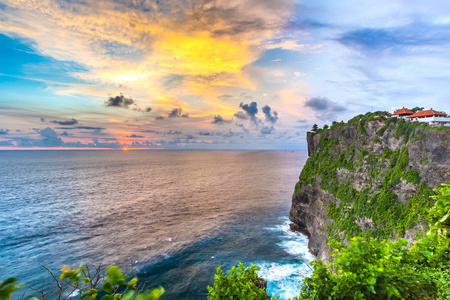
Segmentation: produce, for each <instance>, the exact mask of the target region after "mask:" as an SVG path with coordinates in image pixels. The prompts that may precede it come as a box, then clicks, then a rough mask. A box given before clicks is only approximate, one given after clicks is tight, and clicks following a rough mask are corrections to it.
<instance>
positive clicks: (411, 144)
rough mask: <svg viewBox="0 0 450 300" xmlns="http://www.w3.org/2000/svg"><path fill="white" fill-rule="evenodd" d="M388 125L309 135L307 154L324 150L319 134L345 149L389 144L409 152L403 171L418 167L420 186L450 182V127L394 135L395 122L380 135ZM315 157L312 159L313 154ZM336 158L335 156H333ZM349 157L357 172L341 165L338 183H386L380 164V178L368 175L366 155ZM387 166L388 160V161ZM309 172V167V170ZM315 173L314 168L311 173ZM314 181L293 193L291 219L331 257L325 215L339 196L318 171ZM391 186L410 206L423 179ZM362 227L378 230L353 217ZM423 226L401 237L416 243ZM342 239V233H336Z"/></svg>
mask: <svg viewBox="0 0 450 300" xmlns="http://www.w3.org/2000/svg"><path fill="white" fill-rule="evenodd" d="M385 124H386V121H385V120H374V121H370V122H368V123H367V124H366V127H365V132H364V134H361V132H359V130H358V127H357V126H358V124H348V125H344V126H341V127H338V128H335V129H332V130H328V131H325V132H323V133H318V134H311V133H308V134H307V142H308V154H309V156H310V157H311V156H312V155H313V154H314V153H317V152H320V151H321V149H320V147H319V140H320V138H321V137H323V136H326V137H327V138H330V139H331V138H332V139H337V140H338V143H337V146H336V147H338V148H339V150H337V151H336V157H335V158H336V159H337V155H338V154H339V152H340V151H342V152H344V151H345V150H346V148H348V147H351V146H353V147H355V148H356V150H357V151H366V152H367V153H373V154H374V155H378V157H382V156H383V153H384V151H386V148H388V149H390V150H391V151H396V150H399V149H405V148H404V147H407V151H408V164H407V166H406V167H405V169H404V170H408V169H412V170H416V171H418V173H419V176H420V185H426V186H427V187H428V188H429V189H434V188H436V187H437V186H439V185H440V184H441V183H448V182H450V131H441V130H430V129H429V128H422V127H418V128H415V129H414V131H413V133H412V134H410V135H409V138H406V137H405V136H400V137H399V136H398V133H397V134H396V131H395V130H396V128H395V126H396V124H395V123H393V124H390V125H387V126H385V128H386V127H387V129H386V130H385V131H384V133H383V134H382V135H380V134H377V132H379V130H380V129H381V128H383V126H384V125H385ZM310 159H311V158H310ZM333 159H334V158H333ZM348 160H349V161H351V162H354V163H355V164H358V168H357V169H354V170H347V169H337V170H336V176H337V178H338V180H339V181H347V182H351V185H352V188H353V189H355V190H357V191H362V190H363V189H369V190H371V191H376V190H377V189H379V188H380V187H381V186H382V185H383V177H386V176H388V175H389V174H388V173H383V170H382V168H379V171H380V176H378V177H377V176H372V177H370V176H369V175H368V173H369V171H370V170H371V168H372V169H373V166H370V165H369V164H368V163H366V162H365V161H364V159H363V158H358V157H357V155H355V156H351V155H350V156H348ZM386 165H389V161H387V162H386ZM310 172H311V171H310ZM313 172H314V171H313ZM312 176H313V177H314V182H313V183H312V184H311V183H309V184H307V183H305V182H302V181H299V183H298V187H297V188H296V192H294V194H293V196H292V207H291V212H290V219H291V221H292V222H294V223H295V224H296V225H297V226H298V227H299V229H300V230H301V231H303V232H306V233H307V234H308V235H309V248H310V250H311V252H312V253H313V254H314V255H316V257H317V258H319V259H329V254H328V249H327V246H326V242H327V227H328V226H329V225H330V224H332V223H333V221H332V220H330V219H329V218H328V217H327V209H326V207H327V205H328V204H329V203H335V204H336V206H338V205H339V203H340V201H341V200H340V199H338V198H336V197H335V196H333V195H332V194H331V193H330V192H328V191H327V190H324V189H321V188H320V182H321V177H320V174H312ZM390 190H391V191H392V192H393V193H394V194H395V195H396V199H397V201H398V203H402V204H404V205H406V204H407V203H408V201H409V200H410V199H411V198H412V197H413V196H414V195H418V194H419V193H420V189H419V183H417V184H414V183H411V182H407V180H406V179H405V178H401V180H399V183H395V185H393V186H392V187H390ZM355 224H357V225H358V226H359V227H360V228H361V229H362V230H368V229H373V228H375V225H374V222H373V220H372V219H370V218H367V217H357V218H356V219H355ZM424 230H425V229H424V226H422V225H421V224H417V225H416V226H414V228H410V229H408V230H406V231H405V232H404V234H403V236H402V237H403V238H406V239H408V240H409V241H413V240H414V239H415V234H416V233H417V232H423V231H424ZM338 235H339V236H341V237H344V238H345V236H344V234H343V232H342V233H338Z"/></svg>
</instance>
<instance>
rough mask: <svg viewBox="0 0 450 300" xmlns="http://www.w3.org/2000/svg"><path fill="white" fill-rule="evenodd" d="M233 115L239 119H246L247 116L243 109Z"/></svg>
mask: <svg viewBox="0 0 450 300" xmlns="http://www.w3.org/2000/svg"><path fill="white" fill-rule="evenodd" d="M233 116H234V117H236V118H238V119H241V120H248V118H249V117H248V115H246V114H245V113H244V112H243V111H238V112H237V113H235V114H234V115H233Z"/></svg>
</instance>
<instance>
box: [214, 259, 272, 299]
mask: <svg viewBox="0 0 450 300" xmlns="http://www.w3.org/2000/svg"><path fill="white" fill-rule="evenodd" d="M258 270H259V269H258V267H257V266H256V265H252V266H251V267H246V266H244V265H243V264H242V263H239V265H238V266H236V267H232V268H231V270H229V271H228V272H227V273H229V274H228V275H226V274H225V273H224V272H223V271H222V268H221V267H220V266H219V267H217V268H216V271H217V274H216V275H214V286H213V287H211V286H208V299H209V300H222V299H230V300H231V299H241V300H246V299H254V300H267V299H278V298H271V297H270V296H269V294H268V293H267V292H266V291H265V290H264V289H262V288H259V287H257V286H256V285H255V283H256V282H257V281H259V280H261V279H260V278H259V277H258V274H257V273H256V271H258Z"/></svg>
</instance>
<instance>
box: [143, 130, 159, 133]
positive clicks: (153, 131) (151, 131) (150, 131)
mask: <svg viewBox="0 0 450 300" xmlns="http://www.w3.org/2000/svg"><path fill="white" fill-rule="evenodd" d="M140 132H149V133H159V131H156V130H151V129H147V130H141V131H140Z"/></svg>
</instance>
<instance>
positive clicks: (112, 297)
mask: <svg viewBox="0 0 450 300" xmlns="http://www.w3.org/2000/svg"><path fill="white" fill-rule="evenodd" d="M44 268H45V267H44ZM45 269H46V270H47V271H48V272H50V274H51V275H52V277H53V279H54V280H55V286H54V287H53V288H52V289H51V290H48V291H47V290H44V288H42V289H41V290H37V289H34V288H31V289H32V290H34V291H35V292H37V293H39V294H40V298H41V299H42V300H44V299H56V300H65V299H68V298H71V299H74V298H75V299H83V300H95V299H101V300H116V299H122V300H158V299H159V298H160V296H161V295H162V294H163V293H164V289H163V288H162V287H160V288H158V289H153V290H148V291H145V292H142V287H141V286H139V285H138V284H137V282H138V278H137V277H134V278H132V279H131V280H127V277H128V276H126V275H123V274H122V272H121V271H120V269H119V268H118V267H116V266H110V267H108V268H106V272H104V271H103V270H102V269H101V268H100V267H98V268H93V269H89V268H88V267H83V266H81V267H78V268H74V269H70V268H68V267H66V266H64V267H62V268H61V271H62V274H61V276H60V277H59V279H58V278H56V276H55V275H53V273H52V272H51V271H50V270H48V269H47V268H45ZM16 282H17V280H16V278H9V279H7V280H5V281H4V282H0V300H3V299H9V298H10V297H11V294H12V293H13V292H14V291H16V290H18V289H19V288H20V287H21V286H19V285H16V284H14V283H16ZM100 296H101V297H100ZM22 299H23V297H22ZM30 299H33V300H37V299H38V298H36V297H32V298H30Z"/></svg>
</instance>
